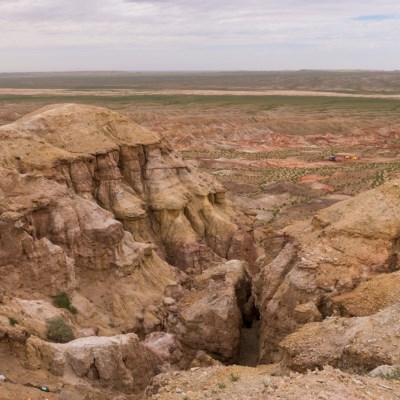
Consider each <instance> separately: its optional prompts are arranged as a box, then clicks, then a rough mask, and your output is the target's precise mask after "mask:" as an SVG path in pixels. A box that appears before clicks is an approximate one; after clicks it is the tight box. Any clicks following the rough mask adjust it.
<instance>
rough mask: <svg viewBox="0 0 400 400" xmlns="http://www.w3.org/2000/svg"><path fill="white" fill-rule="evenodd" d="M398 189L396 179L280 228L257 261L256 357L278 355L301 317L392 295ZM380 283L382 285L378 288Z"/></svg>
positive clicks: (360, 309)
mask: <svg viewBox="0 0 400 400" xmlns="http://www.w3.org/2000/svg"><path fill="white" fill-rule="evenodd" d="M399 194H400V181H398V180H397V181H392V182H388V183H386V184H384V185H382V186H380V187H379V188H376V189H374V190H371V191H368V192H365V193H363V194H361V195H359V196H357V197H355V198H353V199H350V200H346V201H343V202H340V203H337V204H335V205H334V206H331V207H329V208H326V209H324V210H322V211H320V212H318V213H317V214H316V215H315V216H314V218H313V219H312V220H311V221H309V222H304V223H299V224H296V225H293V226H290V227H289V228H287V229H285V230H284V232H282V236H281V240H280V242H279V246H277V248H276V249H275V250H276V251H275V254H269V255H267V256H265V257H264V258H261V259H260V260H259V261H258V266H259V268H260V273H259V275H258V276H257V277H256V279H255V283H254V293H255V296H256V302H257V304H258V307H259V309H260V314H261V321H262V327H261V343H260V347H261V354H260V359H261V360H262V361H264V362H265V361H267V362H268V361H272V360H277V359H279V358H280V356H281V355H280V354H279V352H280V350H279V349H280V342H281V341H282V339H283V338H285V337H286V336H287V335H289V334H291V333H292V332H294V331H296V330H297V329H299V328H300V327H302V326H303V325H304V324H306V323H309V322H313V323H314V324H315V325H314V326H319V325H318V321H321V320H323V319H325V318H327V317H332V316H338V315H339V316H340V315H343V316H345V317H349V316H367V315H372V314H374V313H376V312H377V311H379V310H381V309H382V308H384V307H386V306H388V305H390V304H392V303H393V301H394V299H395V298H396V297H397V296H396V290H395V287H394V286H395V282H396V276H397V274H393V272H394V271H396V270H398V269H399V267H400V265H399V261H398V257H399V241H398V238H399V227H400V195H399ZM382 274H383V275H382ZM385 276H386V277H387V278H384V277H385ZM378 277H379V278H378ZM367 281H369V283H363V282H367ZM390 281H391V282H392V284H391V285H390V284H388V282H390ZM374 282H375V283H374ZM383 285H384V287H385V288H386V289H387V290H385V294H383V295H382V296H380V295H379V293H382V287H383ZM323 326H331V325H329V324H325V325H323ZM318 329H319V328H318ZM318 329H317V330H318ZM321 329H322V328H321ZM315 332H316V330H315V329H314V334H313V335H314V340H317V338H316V337H315ZM338 335H339V336H340V335H341V334H339V333H338ZM295 337H298V338H300V335H298V336H295ZM323 337H324V336H323V335H322V334H321V340H322V338H323ZM290 343H292V350H293V340H292V341H291V342H290ZM298 344H299V346H301V340H300V341H299V342H298ZM309 350H310V349H309ZM295 352H296V350H293V354H294V353H295Z"/></svg>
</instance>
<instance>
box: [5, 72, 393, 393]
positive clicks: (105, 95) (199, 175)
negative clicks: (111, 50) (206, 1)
mask: <svg viewBox="0 0 400 400" xmlns="http://www.w3.org/2000/svg"><path fill="white" fill-rule="evenodd" d="M399 150H400V72H398V71H395V72H379V71H345V70H343V71H308V70H302V71H297V72H295V71H293V72H290V71H286V72H253V73H251V72H237V73H234V72H232V73H222V72H221V73H197V72H196V73H189V72H187V73H145V72H143V73H119V72H107V73H105V72H104V73H101V72H97V73H89V72H87V73H47V74H46V73H29V74H28V73H24V74H23V73H20V74H16V73H15V74H11V73H9V74H0V375H2V376H4V379H3V380H1V379H0V399H1V400H2V399H5V400H6V399H24V400H25V399H26V400H27V399H31V400H34V399H35V400H36V399H49V400H50V399H61V400H102V399H104V400H106V399H113V400H203V399H204V400H205V399H212V400H241V399H257V400H258V399H260V400H261V399H265V400H267V399H274V400H275V399H276V400H277V399H288V400H291V399H293V400H297V399H298V400H300V399H302V400H303V399H304V400H308V399H309V400H314V399H315V400H317V399H322V400H358V399H368V400H374V399H383V400H386V399H387V400H395V399H400V383H399V380H400V333H399V332H400V323H399V321H400V318H399V317H400V305H399V301H398V299H399V291H400V275H399V273H400V272H399V269H400V261H399V257H400V255H399V251H400V247H399V235H400V233H399V232H400V153H399Z"/></svg>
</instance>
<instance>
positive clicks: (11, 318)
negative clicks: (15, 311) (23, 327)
mask: <svg viewBox="0 0 400 400" xmlns="http://www.w3.org/2000/svg"><path fill="white" fill-rule="evenodd" d="M8 321H9V322H10V325H11V326H15V325H18V321H17V320H16V319H15V318H13V317H8Z"/></svg>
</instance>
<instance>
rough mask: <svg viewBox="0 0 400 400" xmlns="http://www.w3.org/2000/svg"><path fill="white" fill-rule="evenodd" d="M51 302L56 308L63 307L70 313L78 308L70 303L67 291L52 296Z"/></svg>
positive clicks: (73, 312) (75, 311)
mask: <svg viewBox="0 0 400 400" xmlns="http://www.w3.org/2000/svg"><path fill="white" fill-rule="evenodd" d="M53 304H54V305H55V306H56V307H58V308H65V309H66V310H68V311H69V312H70V313H72V314H74V315H75V314H76V313H77V312H78V310H77V309H76V308H75V307H74V306H73V305H72V304H71V299H70V298H69V296H68V295H67V293H60V294H58V295H57V296H54V297H53Z"/></svg>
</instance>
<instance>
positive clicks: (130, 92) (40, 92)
mask: <svg viewBox="0 0 400 400" xmlns="http://www.w3.org/2000/svg"><path fill="white" fill-rule="evenodd" d="M0 95H20V96H110V97H113V96H143V95H147V96H149V95H165V96H171V95H190V96H227V95H230V96H309V97H353V98H369V99H395V100H400V95H399V94H392V95H389V94H352V93H336V92H318V91H306V90H178V89H174V90H169V89H168V90H134V89H113V90H97V89H96V90H68V89H10V88H0Z"/></svg>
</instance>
